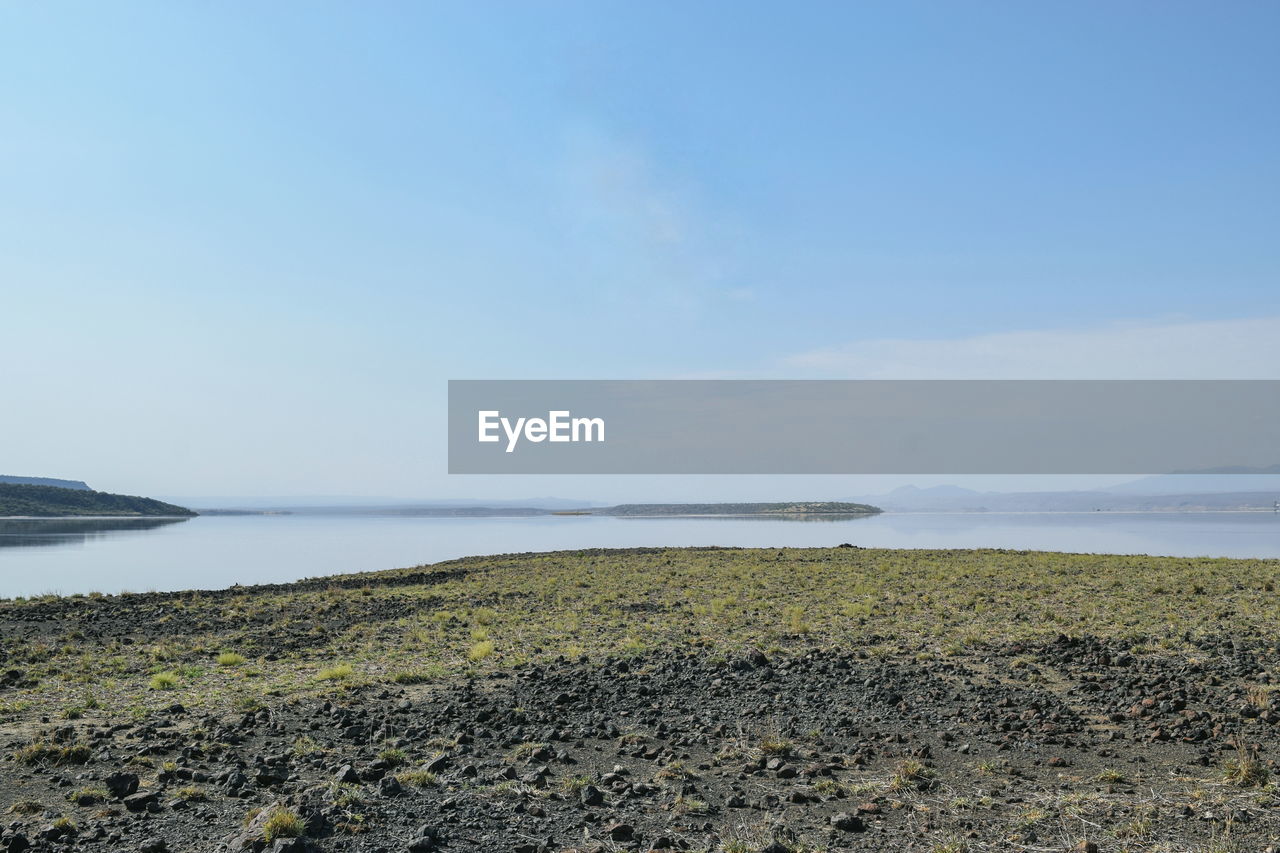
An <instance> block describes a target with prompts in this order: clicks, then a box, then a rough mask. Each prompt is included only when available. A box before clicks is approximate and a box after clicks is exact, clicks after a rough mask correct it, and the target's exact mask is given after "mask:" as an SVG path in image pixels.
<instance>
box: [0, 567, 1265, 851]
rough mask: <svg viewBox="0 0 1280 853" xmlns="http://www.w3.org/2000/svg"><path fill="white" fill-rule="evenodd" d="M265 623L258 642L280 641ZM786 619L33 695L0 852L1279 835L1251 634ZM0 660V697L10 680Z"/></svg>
mask: <svg viewBox="0 0 1280 853" xmlns="http://www.w3.org/2000/svg"><path fill="white" fill-rule="evenodd" d="M445 575H448V573H445ZM416 582H417V583H420V584H427V585H430V584H435V583H440V582H442V580H441V578H439V577H436V575H434V574H432V573H419V577H418V580H417V581H416ZM113 601H115V600H114V599H111V598H107V599H105V600H104V604H103V609H102V610H101V611H99V616H100V617H101V618H100V619H98V620H97V622H96V624H97V626H98V630H99V631H100V632H102V633H103V634H111V635H116V636H124V635H128V636H130V637H131V638H133V639H134V640H135V641H137V640H138V639H140V638H141V637H145V636H146V635H147V634H148V632H149V631H154V630H156V627H155V625H154V623H152V624H150V625H148V624H146V623H145V621H141V620H140V621H136V622H135V623H134V624H129V619H128V618H126V617H127V614H128V613H136V614H142V613H146V612H148V608H149V607H151V606H152V603H151V602H149V601H148V600H147V599H146V598H145V597H141V598H140V600H139V601H137V602H135V603H133V604H129V605H128V606H121V607H116V606H115V605H113V604H112V602H113ZM353 601H354V602H356V603H358V602H360V598H359V597H357V598H355V599H353ZM117 603H118V602H117ZM84 606H85V605H83V604H77V603H74V602H71V601H62V602H44V603H41V604H39V606H38V607H33V606H32V605H30V604H29V603H28V604H27V605H25V606H24V607H11V608H9V609H7V610H3V612H0V626H3V628H4V630H5V632H6V634H7V636H9V637H10V638H11V637H13V636H14V635H38V634H40V633H41V632H45V633H49V635H50V636H53V632H55V631H64V630H65V629H66V625H67V623H68V620H70V621H71V622H74V621H75V620H76V619H77V617H78V615H82V614H81V613H80V611H82V610H83V608H84ZM353 606H354V605H353ZM384 616H386V618H390V617H389V616H388V615H387V614H384ZM353 618H354V619H356V620H357V621H358V620H359V619H362V618H363V619H368V618H373V617H372V616H371V615H370V614H369V613H367V612H366V613H363V615H357V616H355V617H353ZM290 624H295V625H297V630H298V631H302V630H304V627H303V626H304V623H302V622H296V623H290ZM306 630H308V631H309V630H310V629H309V628H306ZM279 633H280V636H278V637H277V641H278V645H279V648H278V649H275V650H269V651H268V652H267V654H268V655H281V654H284V653H285V650H287V649H290V648H294V647H295V646H297V645H298V644H299V643H301V642H302V638H301V637H299V636H289V635H288V634H289V631H288V630H285V629H282V630H281V631H280V632H279ZM308 636H310V634H308ZM806 639H807V640H808V641H807V642H806V641H804V640H806ZM815 639H816V638H814V637H808V638H801V640H799V641H797V642H793V643H790V644H788V645H787V646H786V647H785V648H779V647H769V648H761V647H760V646H759V645H755V644H752V645H744V646H740V647H735V648H732V649H728V650H725V649H717V648H706V647H697V646H694V647H687V648H668V649H661V650H658V649H646V650H643V651H637V652H636V653H634V654H629V655H615V654H593V653H592V652H591V651H587V652H585V653H584V654H583V655H582V656H580V657H575V658H573V659H569V658H566V657H564V656H557V657H553V658H547V659H541V660H523V661H519V662H516V663H514V664H513V665H510V666H505V667H494V668H488V669H482V668H473V669H469V670H467V671H465V672H459V673H455V674H452V675H450V676H448V677H444V678H438V679H431V680H428V681H426V682H425V683H396V681H394V680H384V681H366V682H361V683H351V684H345V685H334V686H324V687H321V688H317V689H313V690H298V691H288V692H285V693H284V694H283V695H275V696H273V695H265V696H264V697H263V699H262V700H261V701H260V702H254V703H241V705H240V707H238V708H237V709H234V710H232V709H228V708H218V707H216V706H210V707H201V703H200V702H199V701H198V700H193V699H191V698H190V697H184V698H186V699H187V705H189V706H190V707H187V706H184V704H183V703H181V702H177V701H174V702H172V703H170V704H167V705H166V704H164V703H153V704H152V705H151V706H150V707H148V709H147V710H146V711H145V713H134V714H132V715H130V716H129V717H127V718H125V717H123V716H122V715H121V714H120V713H118V711H117V710H116V709H112V708H109V707H91V708H81V707H77V708H76V709H74V711H72V712H71V713H67V712H66V711H65V710H64V711H62V712H58V713H55V709H54V708H53V707H52V706H44V707H41V706H39V705H34V706H31V707H30V708H28V709H27V712H26V713H14V714H11V715H10V717H9V720H8V722H6V723H4V724H2V725H0V746H2V747H3V756H4V761H3V762H0V812H3V813H4V818H3V822H2V823H0V851H10V853H17V851H23V850H33V851H63V850H101V851H130V853H161V851H215V850H225V851H243V850H255V851H257V850H263V849H269V850H276V851H303V850H312V851H320V850H325V851H327V850H332V851H370V852H372V851H437V850H438V851H457V852H458V853H463V851H522V853H535V851H537V853H542V851H570V850H575V851H650V850H693V851H723V853H760V851H768V853H783V851H792V853H799V851H818V850H845V849H848V850H878V851H895V850H903V851H908V850H918V851H933V852H934V853H960V851H984V850H1018V851H1068V850H1077V851H1091V850H1092V851H1203V853H1212V852H1213V851H1223V853H1225V851H1258V852H1259V853H1260V851H1263V850H1270V849H1280V792H1278V791H1277V789H1276V786H1275V785H1274V782H1273V777H1272V771H1273V769H1274V768H1273V766H1272V756H1274V755H1276V749H1277V743H1278V739H1280V704H1274V703H1273V702H1272V693H1271V690H1270V687H1269V685H1270V678H1271V676H1270V673H1271V671H1272V669H1273V667H1274V666H1275V663H1276V649H1275V648H1274V639H1275V638H1274V637H1269V636H1253V637H1248V636H1243V635H1238V634H1237V635H1236V636H1221V637H1212V636H1200V637H1197V638H1195V639H1193V640H1188V641H1186V642H1185V643H1184V646H1183V647H1182V649H1181V650H1180V651H1179V653H1177V654H1150V653H1141V652H1140V653H1136V654H1135V653H1134V651H1133V649H1132V645H1133V644H1132V643H1131V642H1130V641H1128V640H1124V641H1121V640H1118V639H1114V638H1111V639H1099V638H1095V637H1091V636H1068V635H1065V634H1063V635H1059V636H1057V637H1056V638H1045V639H1044V640H1043V641H1040V642H1037V643H1034V644H1028V643H1023V642H1013V643H1008V644H1003V645H1002V644H1000V643H996V642H989V643H985V644H983V646H982V648H980V649H971V650H963V651H960V652H958V653H955V654H952V655H949V656H945V657H944V656H935V655H931V654H925V653H917V654H905V653H902V652H900V651H898V652H885V651H884V647H883V645H882V644H878V643H876V642H873V641H874V640H875V639H877V638H875V637H869V638H867V640H868V641H867V642H864V643H861V644H859V645H858V646H857V647H856V648H855V647H836V646H832V645H831V644H827V643H817V642H814V640H815ZM97 641H98V642H102V641H103V638H102V637H101V636H100V637H99V638H98V640H97ZM0 675H3V676H4V678H5V681H4V682H3V683H4V686H0V696H3V695H4V694H5V692H6V691H8V692H10V693H16V692H18V691H22V690H23V689H24V684H25V685H26V688H30V675H31V674H30V672H28V671H25V670H23V669H21V668H20V667H11V668H9V669H8V670H7V671H6V672H5V673H0ZM414 680H415V679H410V678H404V679H401V681H405V682H411V681H414Z"/></svg>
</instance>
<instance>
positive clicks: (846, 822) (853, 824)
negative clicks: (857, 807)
mask: <svg viewBox="0 0 1280 853" xmlns="http://www.w3.org/2000/svg"><path fill="white" fill-rule="evenodd" d="M831 825H832V826H834V827H835V828H836V829H839V830H841V831H843V832H862V830H864V829H866V828H867V827H866V824H864V823H863V822H862V818H860V817H857V816H855V815H851V814H849V813H848V812H840V813H839V814H837V815H833V816H832V818H831Z"/></svg>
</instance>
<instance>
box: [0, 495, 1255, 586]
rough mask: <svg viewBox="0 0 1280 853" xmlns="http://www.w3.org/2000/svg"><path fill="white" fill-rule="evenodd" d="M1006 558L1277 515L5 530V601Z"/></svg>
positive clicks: (112, 523)
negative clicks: (592, 572)
mask: <svg viewBox="0 0 1280 853" xmlns="http://www.w3.org/2000/svg"><path fill="white" fill-rule="evenodd" d="M844 542H848V543H851V544H854V545H861V546H865V547H890V548H1011V549H1030V550H1048V551H1076V552H1095V553H1120V554H1154V555H1166V556H1186V557H1196V556H1211V557H1256V558H1268V559H1276V558H1280V515H1277V514H1275V513H1270V512H1260V513H1243V512H1241V513H1237V512H1215V513H903V514H894V513H885V514H883V515H878V516H871V517H862V518H852V519H841V520H832V521H828V520H818V519H809V520H801V521H793V520H784V519H768V518H610V517H601V516H592V517H585V516H570V517H565V516H538V517H531V518H406V517H384V516H368V515H353V516H313V515H291V516H201V517H198V518H193V519H189V520H180V521H172V522H168V523H162V522H158V520H156V519H104V520H84V519H49V520H0V597H14V596H20V595H24V596H30V595H38V594H42V593H47V592H56V593H61V594H64V595H70V594H74V593H87V592H91V591H94V590H97V591H101V592H107V593H113V592H120V591H122V590H129V591H133V592H143V591H148V590H163V591H168V590H180V589H215V588H221V587H227V586H231V585H233V584H246V585H247V584H256V583H278V582H288V581H294V580H298V579H300V578H304V577H317V576H321V575H327V574H337V573H343V572H358V571H376V570H380V569H392V568H400V567H405V566H413V565H419V564H422V563H430V562H436V561H439V560H447V559H452V558H455V557H462V556H468V555H481V554H499V553H512V552H523V551H554V550H562V549H577V548H619V547H637V546H664V547H666V546H669V547H676V546H685V545H722V546H742V547H828V546H833V545H839V544H841V543H844Z"/></svg>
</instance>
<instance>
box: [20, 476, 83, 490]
mask: <svg viewBox="0 0 1280 853" xmlns="http://www.w3.org/2000/svg"><path fill="white" fill-rule="evenodd" d="M5 483H11V484H13V485H18V486H57V487H58V488H60V489H77V490H79V491H82V492H87V491H90V489H89V484H88V483H86V482H84V481H83V480H55V479H53V478H52V477H15V476H13V475H12V474H0V484H5Z"/></svg>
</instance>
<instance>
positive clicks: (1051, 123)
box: [0, 0, 1280, 501]
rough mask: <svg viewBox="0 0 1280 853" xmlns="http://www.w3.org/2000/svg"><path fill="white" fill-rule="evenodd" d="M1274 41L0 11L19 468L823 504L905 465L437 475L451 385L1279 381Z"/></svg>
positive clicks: (1245, 17) (885, 17) (1213, 36)
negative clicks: (752, 474)
mask: <svg viewBox="0 0 1280 853" xmlns="http://www.w3.org/2000/svg"><path fill="white" fill-rule="evenodd" d="M1277 32H1280V5H1277V4H1275V3H1272V2H1247V0H1239V2H1234V3H1231V4H1226V5H1223V4H1211V3H1208V2H1200V3H1187V2H1159V3H1156V2H1130V3H1113V2H1072V3H1035V4H1028V3H1016V2H995V1H994V0H983V2H973V3H953V2H910V1H909V0H908V2H867V3H857V4H851V3H836V2H832V3H821V2H808V3H802V4H782V3H758V2H757V3H753V2H700V3H676V2H646V3H623V2H538V3H519V4H517V3H497V2H474V0H472V1H470V2H456V3H410V2H385V3H378V4H355V3H323V2H273V3H270V4H249V3H219V4H197V3H171V2H155V3H149V2H131V0H122V2H118V3H110V4H107V3H94V2H56V0H54V2H44V3H19V2H0V87H2V89H0V91H2V92H3V99H2V101H0V103H2V108H0V391H2V394H0V406H2V407H3V408H2V409H0V412H3V415H2V416H0V472H4V473H12V474H26V475H39V476H63V477H71V478H76V479H85V480H87V481H89V482H90V484H91V485H93V486H95V487H97V488H100V489H104V490H109V491H119V492H125V493H134V494H156V495H369V496H393V497H400V498H413V497H420V498H440V497H499V498H520V497H525V496H532V495H553V494H554V495H560V496H564V497H573V498H585V499H598V500H604V501H613V500H642V499H652V500H675V499H680V498H683V497H687V498H688V499H697V500H706V499H721V500H724V499H734V498H740V499H767V498H769V497H776V496H779V492H784V493H785V494H782V495H781V496H782V497H787V498H801V497H813V498H820V497H835V496H839V495H842V494H850V493H854V494H856V493H865V492H868V491H874V490H876V489H878V488H880V487H882V486H891V485H893V484H894V483H895V482H896V481H892V480H891V479H890V480H885V479H884V478H864V479H861V480H856V479H854V478H847V477H845V478H833V477H828V478H821V477H819V478H774V479H768V478H733V477H722V478H658V477H634V478H616V477H615V478H600V477H594V478H593V477H536V478H534V477H527V478H501V477H474V476H473V477H461V476H453V477H450V476H448V475H447V474H446V472H445V469H446V455H445V450H446V448H445V432H444V427H445V399H446V382H447V380H449V379H483V378H501V379H523V378H537V379H572V378H602V379H603V378H617V379H630V378H647V379H662V378H689V377H725V378H842V377H848V378H1050V377H1051V378H1277V377H1280V344H1278V343H1277V341H1280V287H1277V286H1276V285H1277V273H1278V272H1280V239H1277V234H1276V230H1277V227H1276V226H1277V223H1280V102H1277V100H1276V98H1275V97H1274V89H1275V82H1276V80H1277V79H1280V52H1277V51H1276V50H1275V34H1276V33H1277ZM952 479H953V480H954V478H952ZM1113 479H1115V478H1113ZM1120 479H1123V478H1120ZM905 481H906V480H902V481H901V482H905ZM911 481H912V482H917V483H921V484H926V485H927V484H928V480H927V478H919V477H917V478H911ZM994 482H995V481H992V483H994ZM1070 482H1072V483H1074V482H1075V481H1070ZM992 483H976V481H975V484H977V485H984V484H986V485H991V484H992ZM1055 483H1056V484H1057V485H1063V484H1066V483H1068V481H1067V480H1060V481H1055ZM996 485H1008V484H1002V483H997V484H996ZM1033 485H1043V484H1041V483H1037V484H1033Z"/></svg>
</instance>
